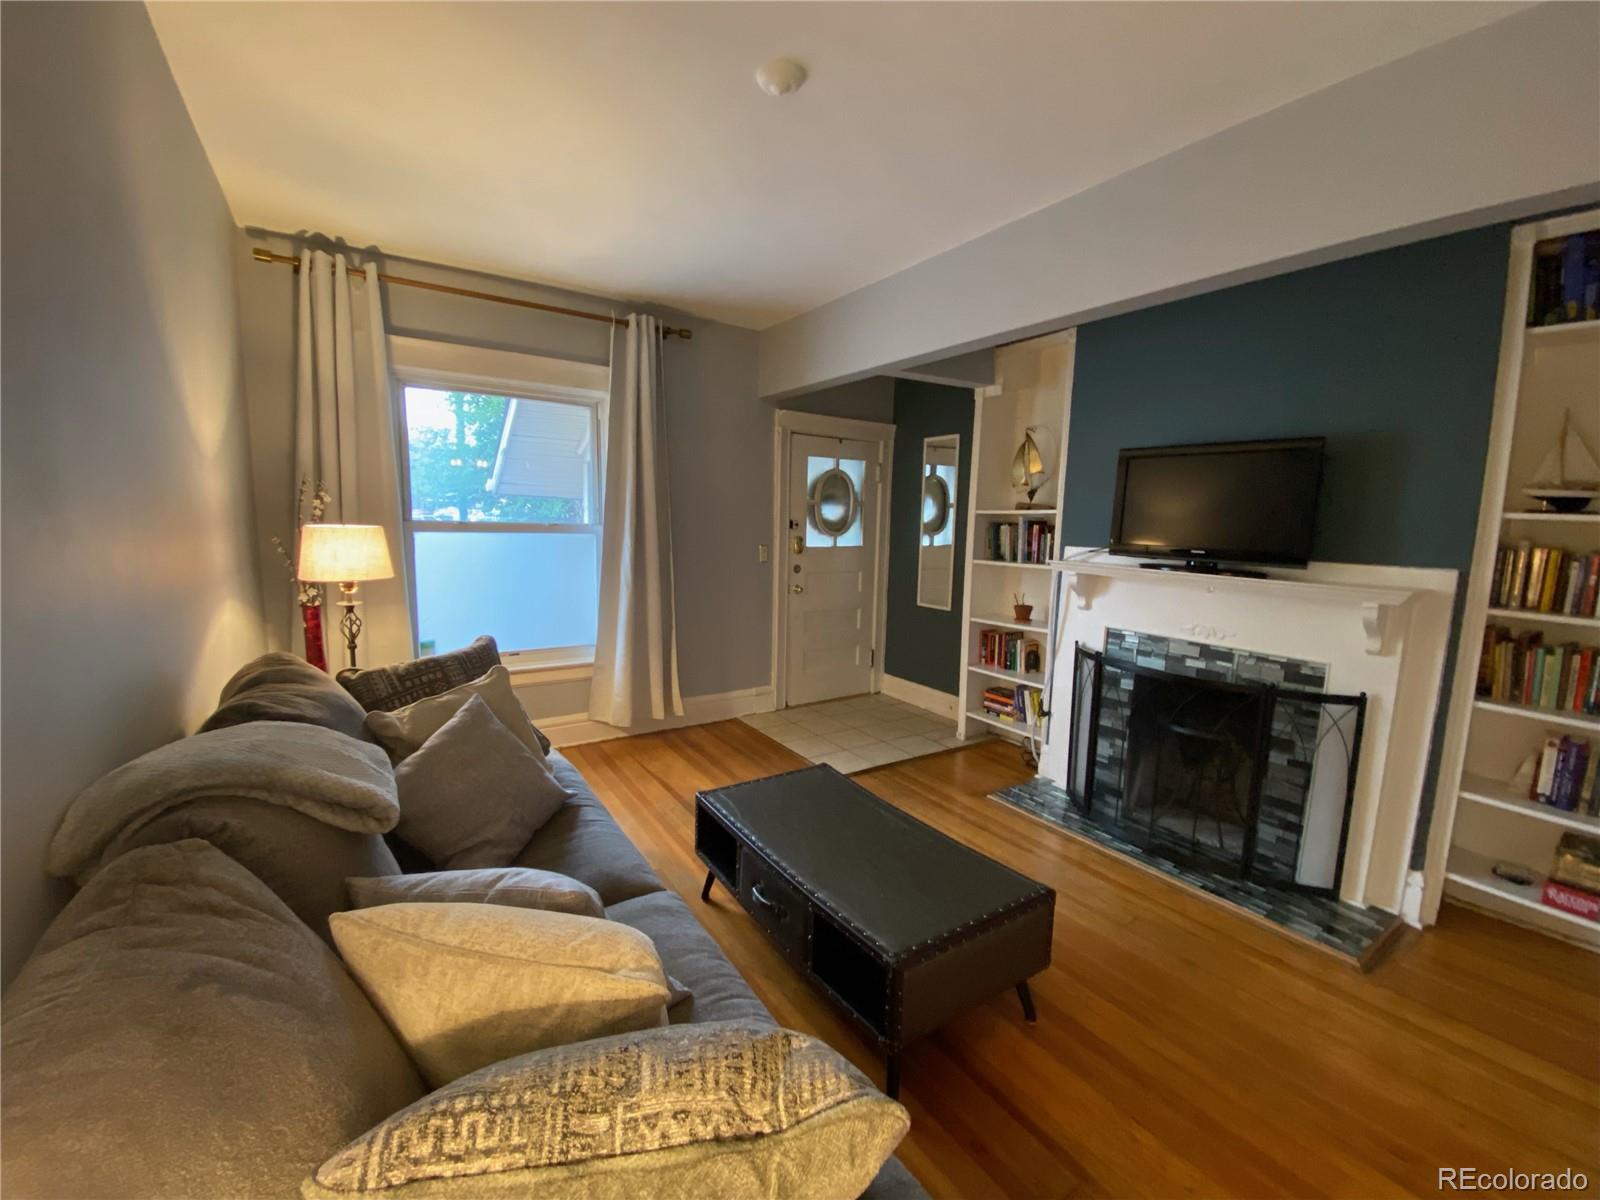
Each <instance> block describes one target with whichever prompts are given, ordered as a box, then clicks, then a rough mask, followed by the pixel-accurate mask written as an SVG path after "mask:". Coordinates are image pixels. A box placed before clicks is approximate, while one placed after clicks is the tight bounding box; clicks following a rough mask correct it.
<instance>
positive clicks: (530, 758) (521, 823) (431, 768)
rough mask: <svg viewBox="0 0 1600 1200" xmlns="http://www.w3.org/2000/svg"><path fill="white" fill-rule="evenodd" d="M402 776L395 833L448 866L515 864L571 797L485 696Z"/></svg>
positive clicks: (409, 761)
mask: <svg viewBox="0 0 1600 1200" xmlns="http://www.w3.org/2000/svg"><path fill="white" fill-rule="evenodd" d="M394 778H395V785H396V787H397V789H398V790H399V793H400V824H399V825H397V826H396V827H395V833H396V834H397V835H398V836H399V837H401V838H402V839H404V840H405V841H407V842H409V843H410V844H411V845H413V846H415V847H416V848H417V849H418V850H420V851H422V852H423V853H424V854H426V855H427V856H428V857H429V858H430V859H432V860H433V861H434V862H436V863H438V864H439V865H440V866H441V867H443V868H445V869H446V870H460V869H462V868H466V867H505V866H510V865H511V862H512V860H513V859H515V858H516V857H517V855H518V854H519V853H521V851H522V848H523V847H524V846H526V845H527V844H528V839H530V838H531V837H533V834H534V831H535V830H537V829H538V828H539V827H540V826H541V825H543V824H544V823H545V822H546V821H548V820H549V819H550V818H551V817H552V816H554V815H555V814H556V812H557V810H559V809H560V808H561V806H562V805H563V804H565V803H566V802H567V795H568V793H567V790H566V789H565V788H563V787H562V786H561V784H559V783H557V782H556V778H555V776H554V775H552V774H551V773H550V769H549V768H548V767H546V766H545V765H544V761H543V760H542V759H541V758H540V757H539V756H538V755H537V754H535V753H534V752H533V751H531V750H529V749H528V748H527V747H526V746H524V745H523V744H522V742H521V741H520V740H519V739H518V738H517V736H516V734H514V733H512V732H511V731H510V730H509V729H507V728H506V727H505V725H504V723H502V722H501V720H500V718H499V717H497V716H495V714H494V711H493V710H492V709H491V708H490V707H489V705H488V704H486V703H485V702H484V700H483V697H481V696H472V697H470V698H469V699H468V700H467V702H466V703H465V704H463V705H462V706H461V708H460V710H459V711H457V712H456V714H455V715H454V716H452V717H451V718H450V719H449V720H448V721H446V722H445V723H444V724H443V725H441V726H440V727H439V729H438V731H437V732H436V733H434V734H433V736H432V737H430V738H428V740H427V741H426V742H424V743H423V744H422V746H421V748H420V749H418V750H417V751H416V752H415V753H413V754H411V755H409V756H408V757H406V758H405V759H404V760H403V761H402V762H401V763H400V765H399V766H398V767H396V768H395V773H394Z"/></svg>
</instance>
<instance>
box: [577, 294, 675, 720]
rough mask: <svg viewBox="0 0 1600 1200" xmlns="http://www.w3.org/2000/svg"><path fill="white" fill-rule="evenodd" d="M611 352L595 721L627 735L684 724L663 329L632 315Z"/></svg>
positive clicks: (649, 319)
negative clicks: (652, 725)
mask: <svg viewBox="0 0 1600 1200" xmlns="http://www.w3.org/2000/svg"><path fill="white" fill-rule="evenodd" d="M616 340H617V338H616V335H613V338H612V353H611V405H610V408H611V411H610V416H609V419H608V421H607V436H606V447H605V518H604V520H605V526H604V533H603V535H602V537H601V550H600V621H599V629H598V632H597V633H596V635H595V647H594V682H593V684H592V686H591V688H590V691H589V716H590V717H592V718H594V719H595V720H597V721H605V722H606V723H607V724H610V725H617V726H620V727H622V728H627V727H629V726H631V725H633V724H634V722H635V721H637V720H641V719H643V718H645V717H652V718H655V719H656V720H660V719H661V718H663V717H665V716H667V715H669V714H670V715H673V716H682V715H683V697H682V695H681V694H680V692H679V690H678V630H677V620H676V617H675V615H674V612H673V599H672V514H671V509H670V506H669V504H668V501H667V437H666V433H667V430H666V402H665V395H664V393H663V390H662V384H661V323H660V322H659V321H657V320H656V319H655V318H654V317H644V316H639V315H638V314H633V315H631V316H630V317H629V318H628V327H627V331H626V333H625V334H623V335H622V342H623V344H622V348H621V352H620V354H619V353H618V349H617V345H616Z"/></svg>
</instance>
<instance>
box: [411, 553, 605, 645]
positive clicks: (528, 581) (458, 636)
mask: <svg viewBox="0 0 1600 1200" xmlns="http://www.w3.org/2000/svg"><path fill="white" fill-rule="evenodd" d="M412 537H413V542H412V546H413V558H414V565H415V569H416V581H415V585H414V586H415V587H416V590H417V640H418V642H432V643H433V644H434V645H435V646H436V647H437V648H438V649H440V650H449V649H452V648H453V647H456V646H465V645H467V644H468V643H469V642H471V641H472V639H473V638H475V637H478V636H479V635H480V634H485V633H487V634H490V635H491V636H492V637H493V638H494V639H495V641H496V642H498V643H499V644H500V646H501V647H502V648H503V649H506V650H546V649H551V648H554V647H558V646H592V645H593V644H594V635H595V614H596V613H597V612H598V611H599V607H598V603H597V601H598V594H597V593H598V589H597V579H598V564H597V562H596V557H595V556H596V548H597V546H598V544H599V543H598V539H597V538H596V537H595V536H594V535H593V534H592V533H509V532H507V533H490V532H482V533H465V532H463V533H450V532H448V531H446V532H423V531H419V532H417V533H415V534H413V535H412Z"/></svg>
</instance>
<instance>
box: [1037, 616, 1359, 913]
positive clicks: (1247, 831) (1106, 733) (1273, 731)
mask: <svg viewBox="0 0 1600 1200" xmlns="http://www.w3.org/2000/svg"><path fill="white" fill-rule="evenodd" d="M1073 671H1074V679H1073V689H1072V713H1071V721H1072V725H1071V737H1070V749H1069V755H1068V772H1069V774H1068V788H1067V790H1068V793H1069V794H1070V795H1071V797H1072V800H1073V803H1074V804H1075V805H1076V806H1077V807H1078V809H1079V811H1080V812H1081V813H1082V815H1083V816H1085V817H1086V818H1088V819H1089V820H1091V821H1093V822H1094V823H1095V824H1098V825H1101V826H1103V827H1104V828H1106V829H1108V830H1110V831H1113V832H1115V833H1116V834H1117V835H1118V836H1119V837H1122V838H1125V839H1127V840H1129V841H1132V842H1134V843H1135V844H1137V845H1139V846H1141V847H1143V848H1144V850H1145V851H1146V852H1147V853H1150V854H1153V855H1156V856H1159V857H1162V858H1166V859H1169V860H1170V861H1173V862H1177V863H1180V864H1182V865H1184V866H1187V867H1191V868H1194V869H1200V870H1206V871H1211V872H1215V873H1219V874H1224V875H1229V876H1237V877H1239V878H1245V879H1251V880H1254V881H1256V882H1258V883H1262V884H1270V885H1274V886H1281V887H1287V888H1293V889H1297V890H1304V891H1311V892H1318V893H1323V894H1330V895H1331V894H1336V893H1337V892H1338V888H1339V879H1340V876H1341V874H1342V872H1343V869H1344V851H1345V841H1346V838H1347V835H1348V833H1349V826H1350V809H1351V803H1352V801H1353V799H1354V795H1355V779H1356V767H1357V763H1358V761H1359V755H1360V748H1361V734H1362V727H1363V724H1364V722H1365V719H1366V696H1365V695H1364V694H1363V695H1358V696H1335V695H1327V694H1324V693H1321V692H1306V691H1297V690H1293V689H1288V688H1280V687H1277V686H1274V685H1273V684H1270V683H1239V682H1220V681H1217V680H1211V679H1203V678H1198V677H1196V676H1192V675H1183V674H1178V673H1175V672H1171V671H1162V670H1157V669H1153V668H1149V667H1140V666H1135V665H1132V664H1127V663H1122V662H1116V661H1111V660H1108V659H1107V658H1106V657H1105V655H1104V654H1102V653H1101V652H1099V651H1096V650H1091V649H1089V648H1088V647H1085V646H1081V645H1080V646H1078V647H1077V650H1076V654H1075V657H1074V661H1073Z"/></svg>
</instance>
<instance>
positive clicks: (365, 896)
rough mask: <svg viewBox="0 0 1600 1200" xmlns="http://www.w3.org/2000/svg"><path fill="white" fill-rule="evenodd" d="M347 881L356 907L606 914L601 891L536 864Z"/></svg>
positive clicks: (589, 915) (582, 914)
mask: <svg viewBox="0 0 1600 1200" xmlns="http://www.w3.org/2000/svg"><path fill="white" fill-rule="evenodd" d="M345 886H346V887H347V888H348V889H349V891H350V903H351V904H352V905H354V906H355V907H356V908H376V907H377V906H378V905H380V904H429V903H439V904H505V905H509V906H511V907H513V908H540V909H544V910H545V911H546V912H565V913H576V914H577V915H578V916H580V917H603V916H605V915H606V910H605V907H604V905H602V904H601V903H600V895H599V893H598V892H596V891H595V890H594V889H593V888H592V887H590V886H589V885H588V884H587V883H579V882H578V881H577V880H576V879H574V878H572V876H570V875H558V874H557V873H556V872H554V871H538V870H535V869H534V868H532V867H480V868H479V869H477V870H474V871H428V872H425V873H423V874H420V875H383V876H379V877H377V878H369V879H347V880H345Z"/></svg>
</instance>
